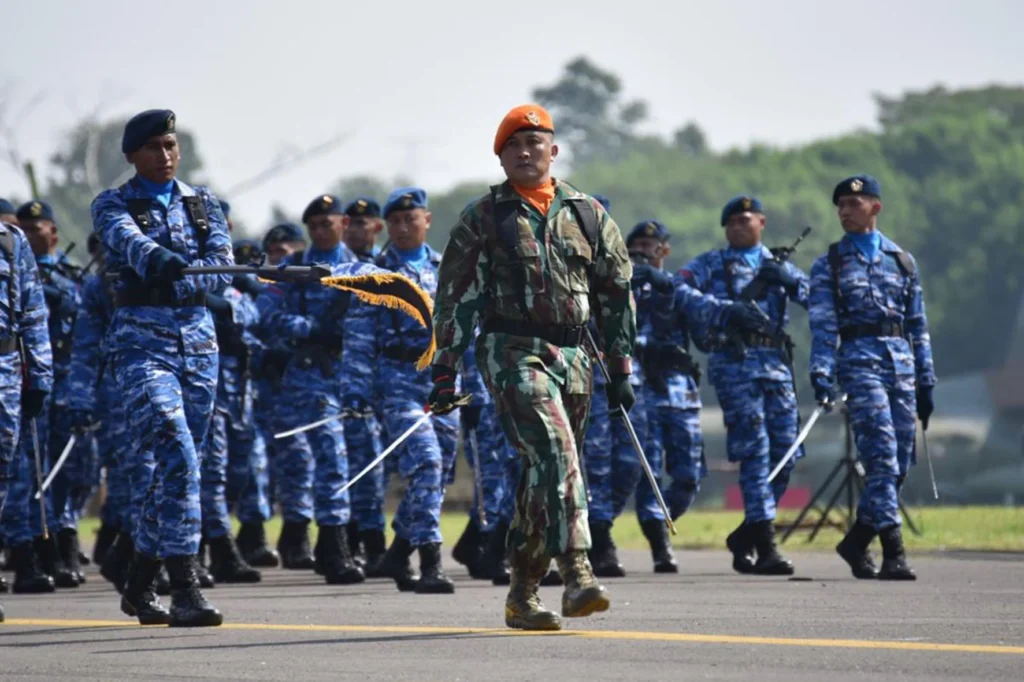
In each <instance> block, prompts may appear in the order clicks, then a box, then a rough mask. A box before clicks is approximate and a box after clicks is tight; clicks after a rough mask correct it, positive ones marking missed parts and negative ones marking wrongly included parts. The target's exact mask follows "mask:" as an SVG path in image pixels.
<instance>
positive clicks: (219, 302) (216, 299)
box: [206, 292, 231, 320]
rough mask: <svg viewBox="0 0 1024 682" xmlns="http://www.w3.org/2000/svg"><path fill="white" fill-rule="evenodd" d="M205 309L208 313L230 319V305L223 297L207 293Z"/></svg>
mask: <svg viewBox="0 0 1024 682" xmlns="http://www.w3.org/2000/svg"><path fill="white" fill-rule="evenodd" d="M206 307H207V308H209V309H210V312H212V313H213V314H214V315H217V316H224V317H226V318H228V319H229V320H230V319H231V303H230V302H229V301H228V299H226V298H224V297H223V296H218V295H217V294H211V293H209V292H207V294H206Z"/></svg>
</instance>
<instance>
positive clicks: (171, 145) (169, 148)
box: [128, 133, 181, 183]
mask: <svg viewBox="0 0 1024 682" xmlns="http://www.w3.org/2000/svg"><path fill="white" fill-rule="evenodd" d="M128 161H129V162H130V163H131V164H132V165H133V166H135V172H136V173H138V174H139V175H141V176H142V177H144V178H146V179H147V180H151V181H152V182H159V183H164V182H170V181H171V180H173V179H174V176H176V175H177V174H178V165H179V164H180V163H181V151H180V150H179V149H178V136H177V135H175V134H174V133H168V134H166V135H158V136H155V137H151V138H149V139H148V140H146V143H145V144H144V145H142V147H140V148H139V149H137V150H135V151H134V152H132V153H131V154H129V155H128Z"/></svg>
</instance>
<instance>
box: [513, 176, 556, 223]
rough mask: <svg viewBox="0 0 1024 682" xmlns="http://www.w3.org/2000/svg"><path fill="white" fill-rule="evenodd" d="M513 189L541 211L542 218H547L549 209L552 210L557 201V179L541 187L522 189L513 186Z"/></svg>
mask: <svg viewBox="0 0 1024 682" xmlns="http://www.w3.org/2000/svg"><path fill="white" fill-rule="evenodd" d="M512 189H514V190H515V191H516V193H517V194H518V195H519V196H521V197H522V198H524V199H526V202H527V203H528V204H530V205H531V206H533V207H534V208H535V209H537V210H538V211H540V214H541V215H542V216H545V217H547V215H548V209H550V208H551V204H552V203H554V201H555V179H554V178H552V179H551V182H549V183H547V184H545V185H541V186H540V187H532V188H527V187H520V186H519V185H512Z"/></svg>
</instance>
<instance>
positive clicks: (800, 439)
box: [768, 393, 846, 483]
mask: <svg viewBox="0 0 1024 682" xmlns="http://www.w3.org/2000/svg"><path fill="white" fill-rule="evenodd" d="M845 401H846V394H845V393H844V394H843V395H841V396H839V399H838V400H836V403H841V402H845ZM830 407H831V405H820V406H818V408H817V409H816V410H814V412H812V413H811V416H810V418H809V419H808V420H807V423H806V424H805V425H804V428H802V429H800V433H799V435H797V437H796V440H795V441H794V442H793V445H791V446H790V448H789V450H787V451H786V454H785V455H783V457H782V459H780V460H779V463H778V464H776V465H775V468H774V469H772V472H771V473H770V474H768V482H769V483H771V482H772V481H774V480H775V477H776V476H778V475H779V472H780V471H782V469H783V468H784V467H785V466H786V464H787V463H788V462H789V460H791V459H793V456H794V455H796V453H797V451H798V450H799V449H800V446H801V445H803V444H804V441H805V440H807V436H808V435H809V434H810V433H811V428H812V427H813V426H814V423H815V422H816V421H818V419H819V418H820V417H821V415H823V414H825V410H826V409H829V408H830Z"/></svg>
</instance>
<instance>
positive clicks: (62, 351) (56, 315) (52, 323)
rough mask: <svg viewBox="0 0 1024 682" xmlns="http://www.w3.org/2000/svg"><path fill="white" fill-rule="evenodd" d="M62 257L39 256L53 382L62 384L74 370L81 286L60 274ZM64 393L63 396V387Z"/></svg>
mask: <svg viewBox="0 0 1024 682" xmlns="http://www.w3.org/2000/svg"><path fill="white" fill-rule="evenodd" d="M62 256H63V254H61V253H57V254H56V255H50V254H46V255H43V256H36V265H37V266H38V268H39V278H40V280H41V281H42V283H43V295H44V297H45V298H46V307H47V309H48V310H49V322H48V324H49V331H50V350H51V352H52V354H53V374H54V380H55V381H56V382H58V383H61V384H63V380H64V379H65V378H66V377H67V374H68V370H69V369H70V367H71V344H72V336H73V334H74V327H75V315H76V314H77V313H78V307H79V305H80V304H81V297H80V296H79V289H78V283H77V282H75V281H74V280H73V279H71V278H70V277H68V276H67V275H66V274H64V273H63V272H61V270H60V269H59V268H58V264H59V263H60V262H61V261H62V260H64V259H63V257H62ZM59 392H60V393H61V394H63V393H64V389H63V387H61V389H60V391H59ZM54 399H55V402H57V403H61V404H63V403H64V396H63V395H55V396H54Z"/></svg>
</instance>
